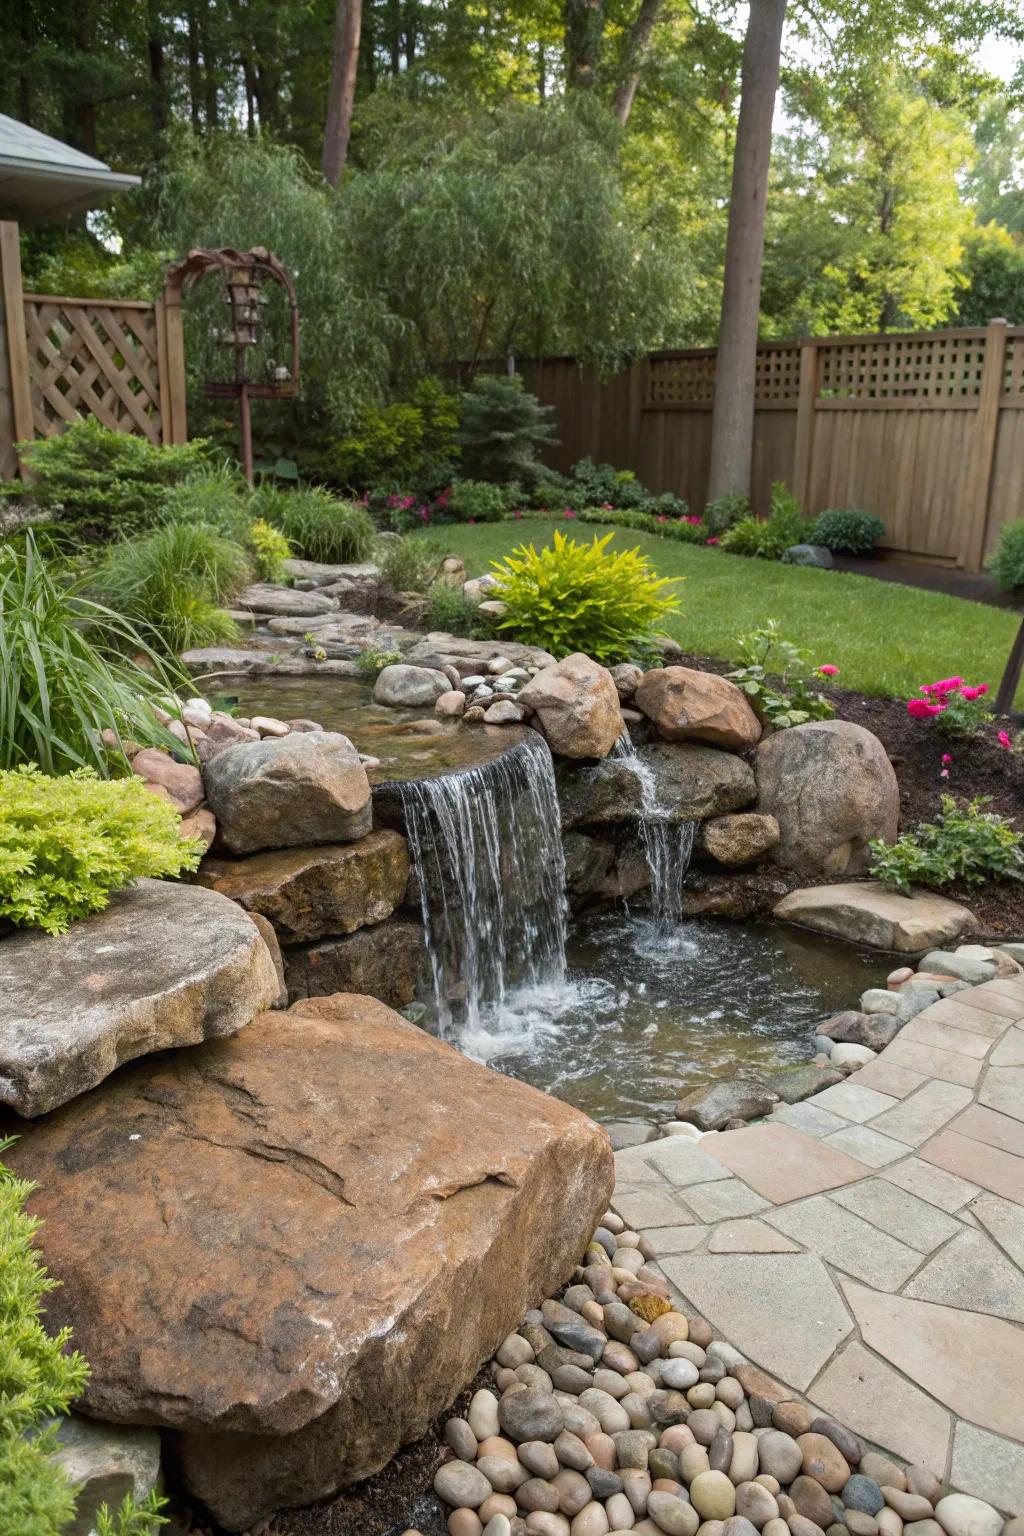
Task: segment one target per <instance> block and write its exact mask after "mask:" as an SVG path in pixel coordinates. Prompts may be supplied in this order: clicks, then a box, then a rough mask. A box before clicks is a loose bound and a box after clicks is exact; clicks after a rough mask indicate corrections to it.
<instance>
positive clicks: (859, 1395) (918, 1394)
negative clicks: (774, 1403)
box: [811, 1339, 950, 1470]
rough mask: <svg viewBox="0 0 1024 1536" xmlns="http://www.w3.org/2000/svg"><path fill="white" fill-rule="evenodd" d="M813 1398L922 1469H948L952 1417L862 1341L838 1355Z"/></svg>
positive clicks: (841, 1420) (858, 1431)
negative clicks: (867, 1347)
mask: <svg viewBox="0 0 1024 1536" xmlns="http://www.w3.org/2000/svg"><path fill="white" fill-rule="evenodd" d="M811 1396H812V1399H813V1401H814V1404H815V1406H816V1407H818V1408H823V1409H824V1410H825V1412H826V1413H829V1414H831V1415H832V1416H833V1417H834V1418H836V1419H838V1421H839V1423H840V1424H845V1426H846V1427H847V1429H852V1430H853V1432H854V1434H857V1435H863V1436H864V1438H865V1439H866V1440H869V1441H872V1442H874V1443H875V1444H880V1445H884V1446H885V1447H886V1449H887V1450H889V1451H895V1452H896V1454H897V1455H898V1456H903V1457H905V1458H906V1460H907V1461H911V1462H917V1463H918V1464H919V1465H920V1466H925V1467H938V1468H939V1469H940V1470H941V1469H942V1468H943V1467H945V1465H946V1457H947V1455H948V1452H949V1429H950V1421H949V1414H948V1413H947V1412H946V1411H945V1410H944V1409H943V1408H941V1407H940V1406H939V1404H938V1403H937V1402H935V1400H934V1398H931V1397H929V1396H928V1395H927V1393H925V1392H922V1391H921V1390H920V1388H919V1387H915V1386H914V1385H913V1383H912V1382H909V1381H907V1380H906V1379H905V1377H903V1376H901V1375H900V1374H899V1372H898V1371H894V1370H893V1368H892V1366H891V1365H888V1364H887V1363H886V1361H884V1360H880V1359H879V1358H878V1356H877V1355H873V1354H872V1353H871V1351H870V1350H867V1349H865V1348H864V1346H863V1344H861V1343H859V1342H858V1340H856V1339H851V1341H850V1342H849V1344H847V1345H846V1347H845V1348H844V1349H843V1350H842V1351H841V1352H840V1353H839V1354H838V1355H837V1356H836V1358H835V1360H833V1361H832V1363H831V1364H830V1365H829V1366H828V1368H827V1369H826V1370H825V1371H824V1372H823V1373H822V1375H821V1376H820V1377H819V1378H818V1380H817V1381H816V1382H815V1383H814V1387H813V1389H812V1393H811Z"/></svg>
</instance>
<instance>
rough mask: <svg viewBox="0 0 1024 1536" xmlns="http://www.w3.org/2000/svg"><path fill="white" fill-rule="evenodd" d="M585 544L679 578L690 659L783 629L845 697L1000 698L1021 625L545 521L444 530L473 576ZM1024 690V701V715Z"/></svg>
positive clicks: (645, 537)
mask: <svg viewBox="0 0 1024 1536" xmlns="http://www.w3.org/2000/svg"><path fill="white" fill-rule="evenodd" d="M556 527H557V528H560V529H561V530H562V531H563V532H564V531H566V530H567V529H569V528H572V529H573V532H574V536H575V537H576V538H577V539H582V540H586V541H588V542H589V540H590V539H591V538H593V537H600V536H601V535H602V534H604V533H606V532H611V533H613V534H614V538H613V541H612V544H613V547H617V548H620V549H632V548H634V547H637V546H638V547H639V548H640V550H641V551H642V553H643V554H645V555H647V556H648V557H649V559H650V561H651V563H652V565H653V566H654V567H655V569H656V570H657V572H658V575H659V576H674V577H680V578H682V580H681V581H680V585H679V588H678V592H679V597H680V602H681V606H682V611H681V612H680V613H679V614H676V615H675V616H674V617H671V618H669V619H668V620H667V621H666V623H665V624H664V626H663V628H664V631H665V633H666V634H669V635H671V636H672V638H673V639H674V640H677V641H678V642H679V644H680V645H681V646H683V647H684V649H685V650H687V651H691V652H693V653H695V654H697V655H701V656H717V657H721V658H722V659H723V660H725V661H738V660H739V647H738V639H739V636H741V635H743V634H746V633H747V632H748V631H749V630H752V629H756V628H758V627H759V626H760V625H762V624H763V623H764V622H765V620H767V619H777V620H778V621H779V626H780V629H781V631H782V633H783V635H784V636H785V637H786V639H787V640H792V641H793V642H794V644H795V645H798V646H800V647H801V649H803V650H804V651H806V652H807V656H808V659H809V660H810V661H811V662H812V663H813V664H814V665H815V666H820V665H822V664H823V663H825V662H831V663H832V664H833V665H834V666H837V667H839V668H840V674H841V675H840V677H839V678H838V679H837V681H838V682H839V683H841V684H842V686H843V687H845V688H852V689H856V690H858V691H860V692H861V693H865V694H894V695H896V696H897V697H900V696H903V697H909V695H910V694H912V693H916V692H917V690H918V688H919V687H920V685H921V684H922V683H931V682H934V681H935V680H936V679H937V678H940V677H948V676H949V675H950V674H951V673H955V672H959V673H961V674H962V675H963V676H964V677H966V678H968V679H969V680H970V681H971V682H972V683H988V684H989V686H990V687H991V688H992V690H993V692H994V691H995V688H996V686H997V684H998V682H999V678H1000V676H1001V674H1002V670H1003V665H1004V663H1005V661H1006V657H1007V654H1008V652H1009V649H1010V645H1011V643H1012V641H1013V637H1014V635H1015V633H1016V630H1017V625H1018V623H1019V618H1018V616H1017V615H1016V614H1014V613H1011V612H1008V611H1007V610H1005V609H999V608H990V607H988V606H986V605H985V604H984V603H970V602H965V601H964V599H963V598H959V597H947V596H945V595H944V594H943V593H940V592H922V591H919V590H918V589H916V588H914V587H904V586H899V585H897V584H896V583H895V582H888V581H884V582H883V581H876V580H874V579H873V578H872V577H870V576H851V575H848V574H846V573H845V572H840V571H817V570H810V569H807V568H806V567H802V566H790V565H779V564H776V563H775V562H773V561H768V560H750V559H744V558H743V557H742V556H740V555H729V554H725V553H723V552H722V551H721V550H716V549H702V548H700V547H699V546H694V545H690V544H675V543H671V542H670V541H669V540H667V539H661V538H658V537H657V536H656V535H653V534H643V533H636V532H634V531H633V530H632V529H628V528H615V529H607V528H605V527H604V526H602V525H598V524H593V523H586V524H579V525H572V524H568V523H563V522H555V521H553V520H548V519H541V518H536V519H534V518H529V519H528V518H523V519H522V521H520V522H505V523H477V524H474V525H473V526H469V525H466V524H453V525H450V526H447V527H445V528H443V529H440V528H438V529H435V530H434V534H435V536H440V535H442V534H443V537H444V541H445V544H446V545H447V546H448V548H449V549H450V551H451V552H452V553H453V554H458V555H461V556H462V558H463V560H464V561H465V563H466V570H467V573H468V574H469V575H470V576H480V575H482V574H483V573H484V572H485V571H487V570H489V569H490V563H491V561H492V560H499V559H501V558H502V557H503V556H504V555H506V554H507V553H508V552H509V551H510V550H511V549H513V548H514V547H515V546H516V545H517V544H521V543H524V542H526V543H531V542H532V543H535V544H539V543H545V544H547V543H549V542H550V539H551V535H552V534H553V532H554V530H555V528H556ZM1022 698H1024V687H1022V690H1021V693H1020V694H1018V698H1017V707H1018V708H1020V707H1021V705H1022Z"/></svg>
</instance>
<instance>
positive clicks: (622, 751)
mask: <svg viewBox="0 0 1024 1536" xmlns="http://www.w3.org/2000/svg"><path fill="white" fill-rule="evenodd" d="M612 756H613V757H618V758H621V759H622V760H623V761H624V762H625V763H626V765H627V767H628V768H629V770H630V772H631V773H632V774H633V776H634V777H635V778H636V780H637V782H638V783H639V785H640V835H641V837H642V838H643V844H644V853H645V855H646V857H647V867H648V869H649V870H650V874H651V911H652V913H653V915H654V920H655V923H656V924H657V927H658V929H659V931H661V932H667V931H668V929H670V928H673V927H674V926H675V925H676V924H677V923H678V922H679V920H680V918H681V917H682V912H683V886H684V884H685V882H686V871H687V870H688V869H689V867H690V859H691V857H692V855H693V839H694V834H695V832H696V830H697V824H696V822H693V821H670V820H669V816H668V812H667V811H666V810H665V809H664V808H663V807H662V806H659V804H658V784H657V780H656V779H655V776H654V771H653V769H652V768H651V766H650V764H649V763H645V762H644V760H643V758H642V757H640V756H639V755H638V753H637V750H636V747H635V746H634V745H633V740H632V737H631V736H630V734H629V731H628V730H624V731H623V733H622V735H621V736H620V737H619V739H618V741H617V742H616V743H615V746H614V748H613V749H612Z"/></svg>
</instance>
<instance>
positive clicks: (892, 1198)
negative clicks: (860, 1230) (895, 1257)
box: [831, 1179, 960, 1253]
mask: <svg viewBox="0 0 1024 1536" xmlns="http://www.w3.org/2000/svg"><path fill="white" fill-rule="evenodd" d="M831 1198H832V1199H833V1200H835V1201H837V1202H838V1204H839V1205H843V1206H845V1207H846V1209H847V1210H848V1211H853V1212H854V1213H855V1215H857V1216H862V1217H863V1218H864V1220H865V1221H869V1222H870V1223H871V1225H872V1226H873V1227H878V1229H879V1231H881V1232H890V1233H896V1232H898V1233H899V1237H900V1242H902V1243H907V1244H908V1245H909V1246H910V1247H911V1248H916V1249H917V1251H918V1253H932V1252H934V1250H935V1249H936V1248H939V1247H941V1245H942V1244H943V1243H948V1242H949V1239H950V1238H951V1237H955V1236H956V1234H957V1232H959V1231H960V1223H959V1222H957V1221H954V1220H953V1218H952V1217H951V1216H947V1215H945V1213H944V1212H942V1211H940V1210H937V1209H936V1207H935V1206H934V1205H929V1204H928V1202H927V1201H926V1200H919V1199H918V1198H917V1196H916V1195H911V1194H908V1192H907V1191H906V1190H905V1189H900V1188H899V1186H898V1185H896V1184H890V1183H889V1182H888V1181H887V1180H886V1179H864V1180H862V1182H861V1183H860V1184H850V1185H848V1187H847V1188H846V1189H837V1190H834V1191H833V1192H832V1196H831Z"/></svg>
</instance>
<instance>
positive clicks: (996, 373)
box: [964, 319, 1008, 571]
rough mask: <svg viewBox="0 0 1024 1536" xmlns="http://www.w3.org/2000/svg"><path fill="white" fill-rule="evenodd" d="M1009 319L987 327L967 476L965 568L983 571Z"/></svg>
mask: <svg viewBox="0 0 1024 1536" xmlns="http://www.w3.org/2000/svg"><path fill="white" fill-rule="evenodd" d="M1007 329H1008V326H1007V322H1006V321H1005V320H1002V319H996V320H990V321H989V323H988V326H987V327H986V330H985V358H984V361H983V363H982V367H981V388H980V389H979V391H978V410H977V413H976V415H975V418H974V462H973V464H972V466H971V473H970V475H969V476H968V478H967V482H966V484H967V495H968V497H969V498H970V502H969V505H968V508H967V518H966V523H967V541H966V549H965V550H964V568H965V569H966V570H968V571H980V570H982V569H983V567H984V561H985V539H986V537H987V534H988V513H989V500H990V497H991V495H992V468H993V465H994V464H995V457H996V436H997V433H998V431H999V407H1000V405H1001V403H1002V398H1003V382H1004V374H1005V370H1006V332H1007Z"/></svg>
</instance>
